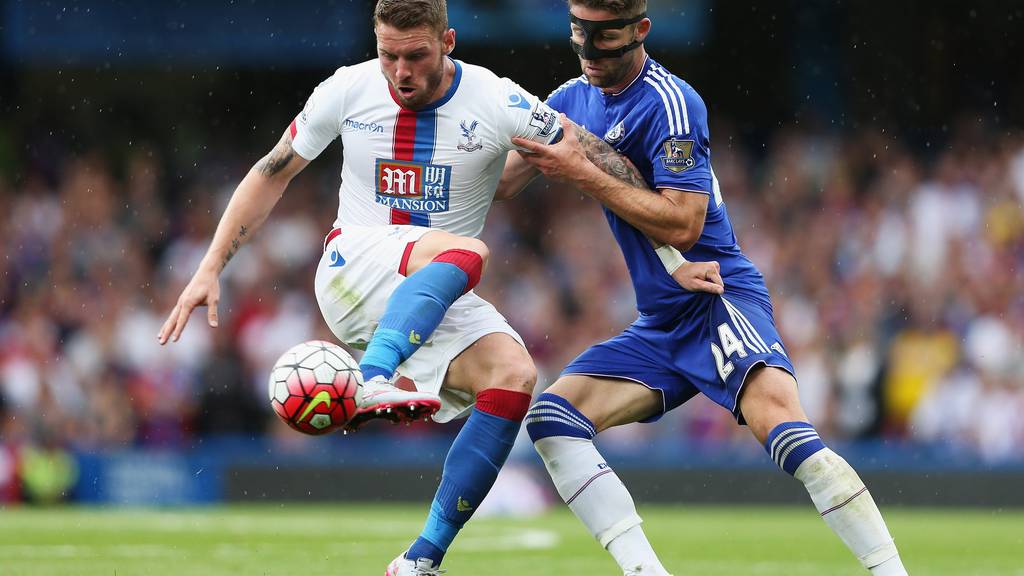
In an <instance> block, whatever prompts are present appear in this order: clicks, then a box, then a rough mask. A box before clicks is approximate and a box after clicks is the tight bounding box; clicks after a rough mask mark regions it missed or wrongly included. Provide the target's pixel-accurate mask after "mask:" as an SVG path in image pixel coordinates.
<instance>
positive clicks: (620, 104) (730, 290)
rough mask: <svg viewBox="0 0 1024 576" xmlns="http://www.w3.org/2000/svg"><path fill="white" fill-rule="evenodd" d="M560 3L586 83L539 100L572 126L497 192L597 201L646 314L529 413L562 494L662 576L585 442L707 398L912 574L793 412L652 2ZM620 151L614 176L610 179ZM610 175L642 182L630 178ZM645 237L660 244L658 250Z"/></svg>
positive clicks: (840, 466)
mask: <svg viewBox="0 0 1024 576" xmlns="http://www.w3.org/2000/svg"><path fill="white" fill-rule="evenodd" d="M569 9H570V21H571V30H572V46H573V48H574V50H575V51H576V53H577V54H578V56H579V59H580V64H581V67H582V69H583V75H582V76H581V77H579V78H576V79H574V80H571V81H569V82H566V83H565V84H563V85H562V86H561V87H559V88H558V89H557V90H555V91H554V92H553V93H552V94H551V96H550V97H549V98H548V101H547V103H548V104H549V105H550V106H551V107H552V108H554V109H556V110H559V111H560V112H562V113H563V114H564V115H565V116H566V117H567V118H563V119H562V122H563V129H564V134H565V136H564V138H563V139H562V140H561V141H560V142H558V143H556V144H551V145H543V144H536V143H534V142H528V141H524V140H516V141H515V143H516V144H517V145H519V146H521V147H523V148H526V149H528V150H529V151H530V152H531V154H526V155H519V154H517V153H512V154H510V155H509V159H508V161H507V163H506V167H505V172H504V174H503V176H502V181H501V185H500V187H499V197H508V196H511V195H514V194H515V193H516V192H517V191H518V190H519V189H521V188H522V187H523V186H525V185H526V183H528V182H529V181H530V180H531V179H532V178H533V177H534V176H536V175H537V172H538V170H539V171H540V172H543V173H544V174H545V175H546V176H548V177H549V178H552V179H555V180H559V181H564V182H568V183H571V184H573V185H575V186H576V187H577V188H579V189H580V190H583V191H584V192H586V193H587V194H589V195H590V196H593V197H594V198H596V199H597V200H599V201H600V202H601V203H602V205H603V207H604V212H605V215H606V216H607V219H608V223H609V225H610V226H611V229H612V232H613V234H614V235H615V238H616V240H617V241H618V243H619V245H620V246H621V248H622V252H623V254H624V255H625V258H626V263H627V266H628V269H629V273H630V276H631V278H632V281H633V286H634V289H635V291H636V296H637V307H638V309H639V311H640V316H639V318H638V319H637V320H636V321H634V322H633V324H632V325H630V326H629V327H628V328H627V329H626V331H625V332H623V333H622V334H620V335H619V336H616V337H614V338H612V339H611V340H608V341H607V342H602V343H600V344H597V345H595V346H593V347H591V348H590V349H588V350H586V351H585V352H583V353H582V354H581V355H580V356H579V357H577V358H576V359H575V360H574V361H573V362H572V363H571V364H569V366H568V367H566V368H565V370H564V371H563V372H562V375H561V377H560V378H559V379H558V380H557V381H556V382H555V383H554V384H553V385H552V386H551V387H550V388H548V389H547V391H546V392H545V393H544V394H542V395H541V396H540V397H539V398H538V400H537V401H536V402H535V403H534V405H533V406H532V407H531V409H530V411H529V412H528V414H527V417H526V423H527V430H528V431H529V433H530V436H531V438H532V439H533V441H534V445H535V447H536V449H537V451H538V452H539V453H540V455H541V457H542V458H543V460H544V463H545V465H546V466H547V469H548V472H549V473H550V474H551V477H552V479H553V481H554V483H555V486H556V487H557V489H558V492H559V494H560V495H561V496H562V498H563V499H564V500H565V501H566V503H567V504H568V505H569V507H570V508H571V509H572V510H573V512H574V513H575V514H576V515H577V516H578V517H579V518H580V520H582V521H583V523H584V524H585V525H586V526H587V528H588V529H589V530H590V531H591V533H592V534H594V536H595V537H596V538H597V540H598V541H599V542H600V543H601V545H602V546H604V547H605V548H607V549H608V551H609V552H610V553H611V554H612V555H613V556H614V558H615V560H616V561H617V562H618V563H619V565H620V567H621V568H622V569H623V571H624V572H625V574H627V575H641V574H644V575H646V574H652V575H664V574H667V572H666V570H665V568H664V567H663V566H662V565H661V563H660V562H659V560H658V558H657V556H656V555H655V553H654V551H653V550H652V549H651V546H650V544H649V543H648V541H647V539H646V537H645V535H644V533H643V531H642V529H641V528H640V522H641V520H640V517H639V516H638V515H637V512H636V508H635V506H634V504H633V500H632V498H631V497H630V494H629V492H628V491H627V490H626V487H625V486H624V485H623V484H622V482H621V481H620V480H619V479H618V477H617V476H616V475H615V473H614V471H613V470H612V469H611V468H609V466H608V465H607V464H606V463H605V461H604V458H602V457H601V455H600V453H598V451H597V449H596V448H595V447H594V444H593V442H592V439H593V437H594V436H595V435H596V434H597V433H599V432H601V431H602V430H606V429H608V428H610V427H612V426H619V425H623V424H629V423H631V422H650V421H653V420H657V419H658V418H659V417H661V415H662V414H664V413H665V412H666V411H668V410H671V409H673V408H675V407H676V406H679V405H680V404H683V403H684V402H686V401H687V400H689V399H690V398H692V397H693V396H694V395H696V394H697V393H703V394H704V395H706V396H708V397H709V398H711V399H712V400H714V401H715V402H716V403H718V404H720V405H721V406H722V407H724V408H725V409H727V410H729V411H730V412H732V413H733V414H734V415H735V417H736V418H737V420H738V421H739V422H740V423H741V424H746V425H747V426H748V427H749V428H750V431H751V432H752V433H753V434H754V436H755V437H756V438H757V440H758V442H761V443H762V444H763V445H764V447H765V449H766V450H767V451H768V454H769V455H770V456H771V457H772V459H773V460H774V461H775V463H776V464H778V466H779V467H781V468H782V469H783V470H785V471H786V472H787V473H788V474H791V475H793V476H795V477H796V478H797V479H798V480H800V481H801V482H802V483H803V484H804V486H805V488H806V489H807V491H808V493H809V494H810V497H811V500H812V501H813V502H814V505H815V507H816V508H817V509H818V511H819V512H820V513H821V516H822V518H824V520H825V522H826V523H827V524H828V525H829V527H831V528H832V530H834V531H835V532H836V534H837V535H838V536H839V537H840V538H841V539H842V541H843V542H844V543H845V544H846V545H847V546H848V547H849V548H850V550H851V551H852V552H853V553H854V554H855V555H856V556H857V558H858V559H859V560H860V561H861V563H862V564H863V565H864V567H865V568H867V569H868V570H870V571H871V573H873V574H876V575H902V574H906V570H905V569H904V567H903V565H902V562H901V560H900V557H899V553H898V552H897V550H896V547H895V545H894V543H893V539H892V537H891V536H890V535H889V531H888V529H887V528H886V525H885V522H884V521H883V519H882V516H881V514H880V513H879V511H878V508H877V507H876V506H875V503H874V501H873V500H872V498H871V495H870V494H869V493H868V491H867V489H866V488H865V486H864V484H863V482H861V480H860V478H859V477H858V476H857V473H856V472H855V471H854V470H853V468H851V467H850V465H849V464H847V463H846V461H845V460H843V459H842V458H841V457H840V456H838V455H837V454H836V453H834V452H833V451H831V450H829V449H828V448H827V447H826V446H825V444H824V443H823V442H822V440H821V439H820V438H819V437H818V434H817V432H815V429H814V427H813V426H812V425H811V424H810V423H809V422H808V421H807V416H806V415H805V414H804V411H803V409H802V408H801V405H800V400H799V397H798V395H797V384H796V380H795V378H794V370H793V366H792V364H791V363H790V360H789V357H788V356H787V354H786V350H785V347H784V346H783V344H782V340H781V338H780V337H779V334H778V331H777V330H776V328H775V324H774V320H773V318H772V304H771V300H770V298H769V295H768V291H767V289H766V288H765V284H764V279H763V277H762V276H761V273H760V272H759V271H758V270H757V268H756V267H755V266H754V265H753V264H752V263H751V261H750V260H749V259H747V257H746V256H745V255H744V254H743V253H742V252H741V251H740V248H739V245H738V244H737V241H736V237H735V235H734V233H733V229H732V226H731V224H730V223H729V217H728V214H727V212H726V206H725V203H724V201H723V197H722V193H721V190H720V189H719V185H718V181H717V179H716V178H715V173H714V171H713V170H712V168H711V151H710V137H709V133H708V123H707V109H706V108H705V106H704V103H703V101H702V100H701V98H700V96H698V95H697V93H696V92H695V91H694V89H693V88H691V87H690V85H689V84H687V83H686V82H684V81H682V80H680V79H679V78H678V77H676V76H674V75H673V74H672V73H670V72H669V71H668V70H666V69H665V68H663V67H662V66H660V65H659V64H658V63H657V62H655V61H654V60H653V59H651V58H650V57H649V56H648V55H647V53H646V51H645V50H644V47H643V41H644V38H645V37H646V36H647V34H648V33H649V32H650V30H651V21H650V19H648V18H647V17H646V13H645V12H646V2H645V1H644V0H570V1H569ZM570 119H571V121H570ZM576 125H579V126H585V127H586V129H587V131H581V130H579V129H578V128H577V127H576ZM591 132H592V133H596V134H603V135H604V141H603V142H602V141H601V140H600V139H598V138H596V137H594V136H593V135H592V134H590V133H591ZM609 145H610V147H609ZM611 148H614V151H618V152H619V153H621V154H622V155H623V156H624V157H625V158H628V160H629V161H631V163H630V162H626V161H625V160H624V159H622V157H616V156H604V160H603V161H599V162H595V161H594V158H596V157H601V155H600V153H599V152H598V151H599V150H601V149H604V150H606V151H609V150H611ZM588 157H589V160H588ZM616 158H618V161H619V162H620V166H619V167H618V170H616V169H615V168H612V169H610V170H609V169H608V168H609V166H608V164H613V163H614V162H615V161H616ZM599 165H601V166H600V167H599ZM601 168H604V170H602V169H601ZM606 172H611V173H616V172H620V173H630V172H632V173H634V174H636V175H637V178H636V181H635V182H633V183H632V184H630V183H625V182H623V181H622V180H620V179H616V178H613V177H611V176H609V175H608V173H606ZM648 238H651V239H654V240H655V241H657V242H659V243H663V244H665V245H667V246H663V247H662V248H655V247H654V246H652V244H651V243H650V242H649V241H648ZM673 247H674V248H675V249H676V250H677V251H676V250H673ZM680 253H681V256H680ZM682 258H686V259H690V260H715V261H718V262H719V263H720V264H721V275H722V279H723V280H724V282H725V293H724V294H723V295H716V294H708V293H694V292H686V291H684V290H681V289H680V288H679V286H678V284H677V283H675V282H672V281H671V278H670V276H669V275H668V274H667V273H666V268H667V269H668V270H671V269H672V266H675V265H678V263H679V262H682Z"/></svg>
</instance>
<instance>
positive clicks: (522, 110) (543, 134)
mask: <svg viewBox="0 0 1024 576" xmlns="http://www.w3.org/2000/svg"><path fill="white" fill-rule="evenodd" d="M501 87H502V94H503V96H504V97H503V98H502V102H501V107H502V117H503V120H504V124H505V128H506V129H505V130H503V131H502V136H503V137H502V144H504V145H505V147H506V148H508V149H509V150H512V149H516V146H515V145H514V144H512V138H514V137H517V136H518V137H520V138H525V139H527V140H533V141H534V142H540V143H541V144H552V143H554V142H557V141H558V140H559V138H561V136H562V124H561V122H559V121H558V112H556V111H555V109H554V108H552V107H550V106H548V105H547V104H545V103H544V102H541V100H540V99H539V98H537V97H536V96H534V95H533V94H531V93H529V92H527V91H526V90H523V89H522V88H521V87H520V86H519V85H518V84H516V83H515V82H513V81H512V80H509V79H508V78H502V79H501Z"/></svg>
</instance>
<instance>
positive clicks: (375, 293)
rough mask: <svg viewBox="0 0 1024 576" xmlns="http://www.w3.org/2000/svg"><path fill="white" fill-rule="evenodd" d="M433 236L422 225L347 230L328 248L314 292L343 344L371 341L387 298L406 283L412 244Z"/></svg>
mask: <svg viewBox="0 0 1024 576" xmlns="http://www.w3.org/2000/svg"><path fill="white" fill-rule="evenodd" d="M427 233H429V229H426V228H421V227H419V226H346V227H345V228H344V229H343V230H342V231H341V233H340V234H337V235H335V236H334V237H333V238H332V239H331V241H330V242H329V243H328V244H327V246H326V247H325V250H324V254H323V256H322V257H321V258H320V263H319V264H318V266H317V271H316V278H315V280H314V287H315V293H316V299H317V303H318V304H319V306H320V311H321V313H322V314H323V317H324V320H325V321H326V322H327V325H328V326H329V327H330V328H331V331H332V332H334V334H335V336H337V337H338V339H339V340H341V341H342V342H345V343H346V344H350V345H354V346H356V347H360V346H361V345H364V344H366V342H368V341H369V339H370V337H371V336H372V334H373V330H374V328H376V326H377V322H378V320H379V319H380V316H381V315H382V314H383V313H384V310H385V308H386V306H387V302H388V298H389V297H390V296H391V293H392V292H394V290H395V288H397V287H398V285H399V284H401V282H402V281H403V280H404V279H405V277H404V276H403V275H402V273H401V272H402V261H403V260H404V259H405V252H406V250H407V249H408V247H409V245H410V244H412V243H414V242H416V241H417V240H419V239H420V238H422V237H423V235H424V234H427Z"/></svg>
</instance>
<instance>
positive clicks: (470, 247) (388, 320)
mask: <svg viewBox="0 0 1024 576" xmlns="http://www.w3.org/2000/svg"><path fill="white" fill-rule="evenodd" d="M487 258H488V250H487V246H486V245H485V244H484V243H483V242H481V241H480V240H477V239H475V238H466V237H462V236H456V235H454V234H449V233H448V232H443V231H440V230H437V231H432V232H428V233H427V234H425V235H424V236H423V237H422V238H420V239H419V240H418V241H416V242H414V243H410V248H408V249H407V251H406V257H404V258H403V264H402V268H401V269H400V270H398V272H399V273H401V274H405V275H408V277H407V278H406V279H405V280H404V281H403V282H402V283H401V284H399V285H398V287H397V288H396V289H395V291H394V292H392V293H391V296H390V297H389V298H388V303H387V307H386V309H385V310H384V315H383V316H382V317H381V318H380V323H379V324H378V326H377V329H376V330H375V331H374V333H373V337H372V338H371V339H370V342H369V343H368V344H367V347H366V354H364V355H363V358H362V360H361V361H360V363H359V368H360V370H361V371H362V373H363V379H364V380H371V379H373V378H375V377H381V378H383V379H384V380H388V379H390V378H391V377H392V376H393V375H394V373H395V369H396V368H397V367H398V365H399V364H401V363H402V362H404V361H405V360H407V359H408V358H409V357H410V356H412V355H413V353H415V352H416V350H418V349H419V347H420V346H421V345H422V344H423V342H425V341H426V340H427V338H429V337H430V335H431V334H433V332H434V330H436V329H437V326H438V324H440V323H441V319H442V318H444V315H445V313H446V312H447V311H448V308H450V307H451V305H452V303H454V302H455V300H456V299H458V298H459V296H462V295H463V294H465V293H466V292H469V291H470V290H472V289H473V287H474V286H476V284H477V283H478V282H479V281H480V275H481V274H482V273H483V269H484V265H485V263H486V261H487Z"/></svg>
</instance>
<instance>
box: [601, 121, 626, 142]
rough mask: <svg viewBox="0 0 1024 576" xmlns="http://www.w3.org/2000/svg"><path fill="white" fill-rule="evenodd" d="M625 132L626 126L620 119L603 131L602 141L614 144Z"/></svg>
mask: <svg viewBox="0 0 1024 576" xmlns="http://www.w3.org/2000/svg"><path fill="white" fill-rule="evenodd" d="M625 133H626V127H625V126H624V125H623V124H622V122H621V121H620V122H619V123H618V124H616V125H615V126H612V127H611V129H609V130H608V131H607V132H605V133H604V141H605V142H607V143H609V144H615V143H617V142H618V141H619V140H622V136H623V135H624V134H625Z"/></svg>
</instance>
